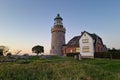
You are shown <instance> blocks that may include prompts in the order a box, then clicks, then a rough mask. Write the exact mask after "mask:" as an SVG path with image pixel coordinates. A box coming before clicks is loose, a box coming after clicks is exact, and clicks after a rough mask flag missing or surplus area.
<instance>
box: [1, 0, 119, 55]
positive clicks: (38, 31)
mask: <svg viewBox="0 0 120 80" xmlns="http://www.w3.org/2000/svg"><path fill="white" fill-rule="evenodd" d="M58 13H59V14H60V16H61V17H62V18H63V25H64V27H65V28H66V34H65V36H66V43H67V42H68V41H69V40H70V39H71V38H73V37H74V36H78V35H81V32H82V31H88V32H89V33H96V34H97V35H99V36H100V37H101V38H102V39H103V42H104V44H105V45H106V46H107V47H108V48H116V49H120V44H119V43H120V36H119V34H120V0H0V45H5V46H8V47H9V48H10V51H11V52H13V53H15V52H16V51H18V50H22V52H21V53H31V54H32V51H31V49H32V47H33V46H35V45H42V46H44V48H45V53H49V50H50V47H51V27H53V25H54V18H55V17H56V15H57V14H58Z"/></svg>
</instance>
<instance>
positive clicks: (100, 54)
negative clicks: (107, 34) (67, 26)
mask: <svg viewBox="0 0 120 80" xmlns="http://www.w3.org/2000/svg"><path fill="white" fill-rule="evenodd" d="M94 57H95V58H110V59H120V52H96V53H95V54H94Z"/></svg>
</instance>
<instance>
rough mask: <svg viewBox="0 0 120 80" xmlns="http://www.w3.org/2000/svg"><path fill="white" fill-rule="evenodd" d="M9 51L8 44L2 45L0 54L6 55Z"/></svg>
mask: <svg viewBox="0 0 120 80" xmlns="http://www.w3.org/2000/svg"><path fill="white" fill-rule="evenodd" d="M8 51H9V48H8V47H7V46H0V56H2V55H5V54H6V53H7V52H8Z"/></svg>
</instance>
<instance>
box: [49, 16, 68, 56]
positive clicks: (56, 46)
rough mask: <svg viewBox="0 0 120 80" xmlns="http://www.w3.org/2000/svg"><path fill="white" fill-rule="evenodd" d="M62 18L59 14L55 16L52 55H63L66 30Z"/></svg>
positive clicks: (52, 30)
mask: <svg viewBox="0 0 120 80" xmlns="http://www.w3.org/2000/svg"><path fill="white" fill-rule="evenodd" d="M62 20H63V19H62V18H61V17H60V15H59V14H57V16H56V17H55V18H54V21H55V22H54V26H53V27H52V29H51V34H52V38H51V50H50V54H51V55H62V46H63V45H64V44H65V31H66V29H65V28H64V26H63V23H62Z"/></svg>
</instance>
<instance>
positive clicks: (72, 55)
mask: <svg viewBox="0 0 120 80" xmlns="http://www.w3.org/2000/svg"><path fill="white" fill-rule="evenodd" d="M78 54H80V53H67V56H68V57H74V56H75V55H78Z"/></svg>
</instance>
